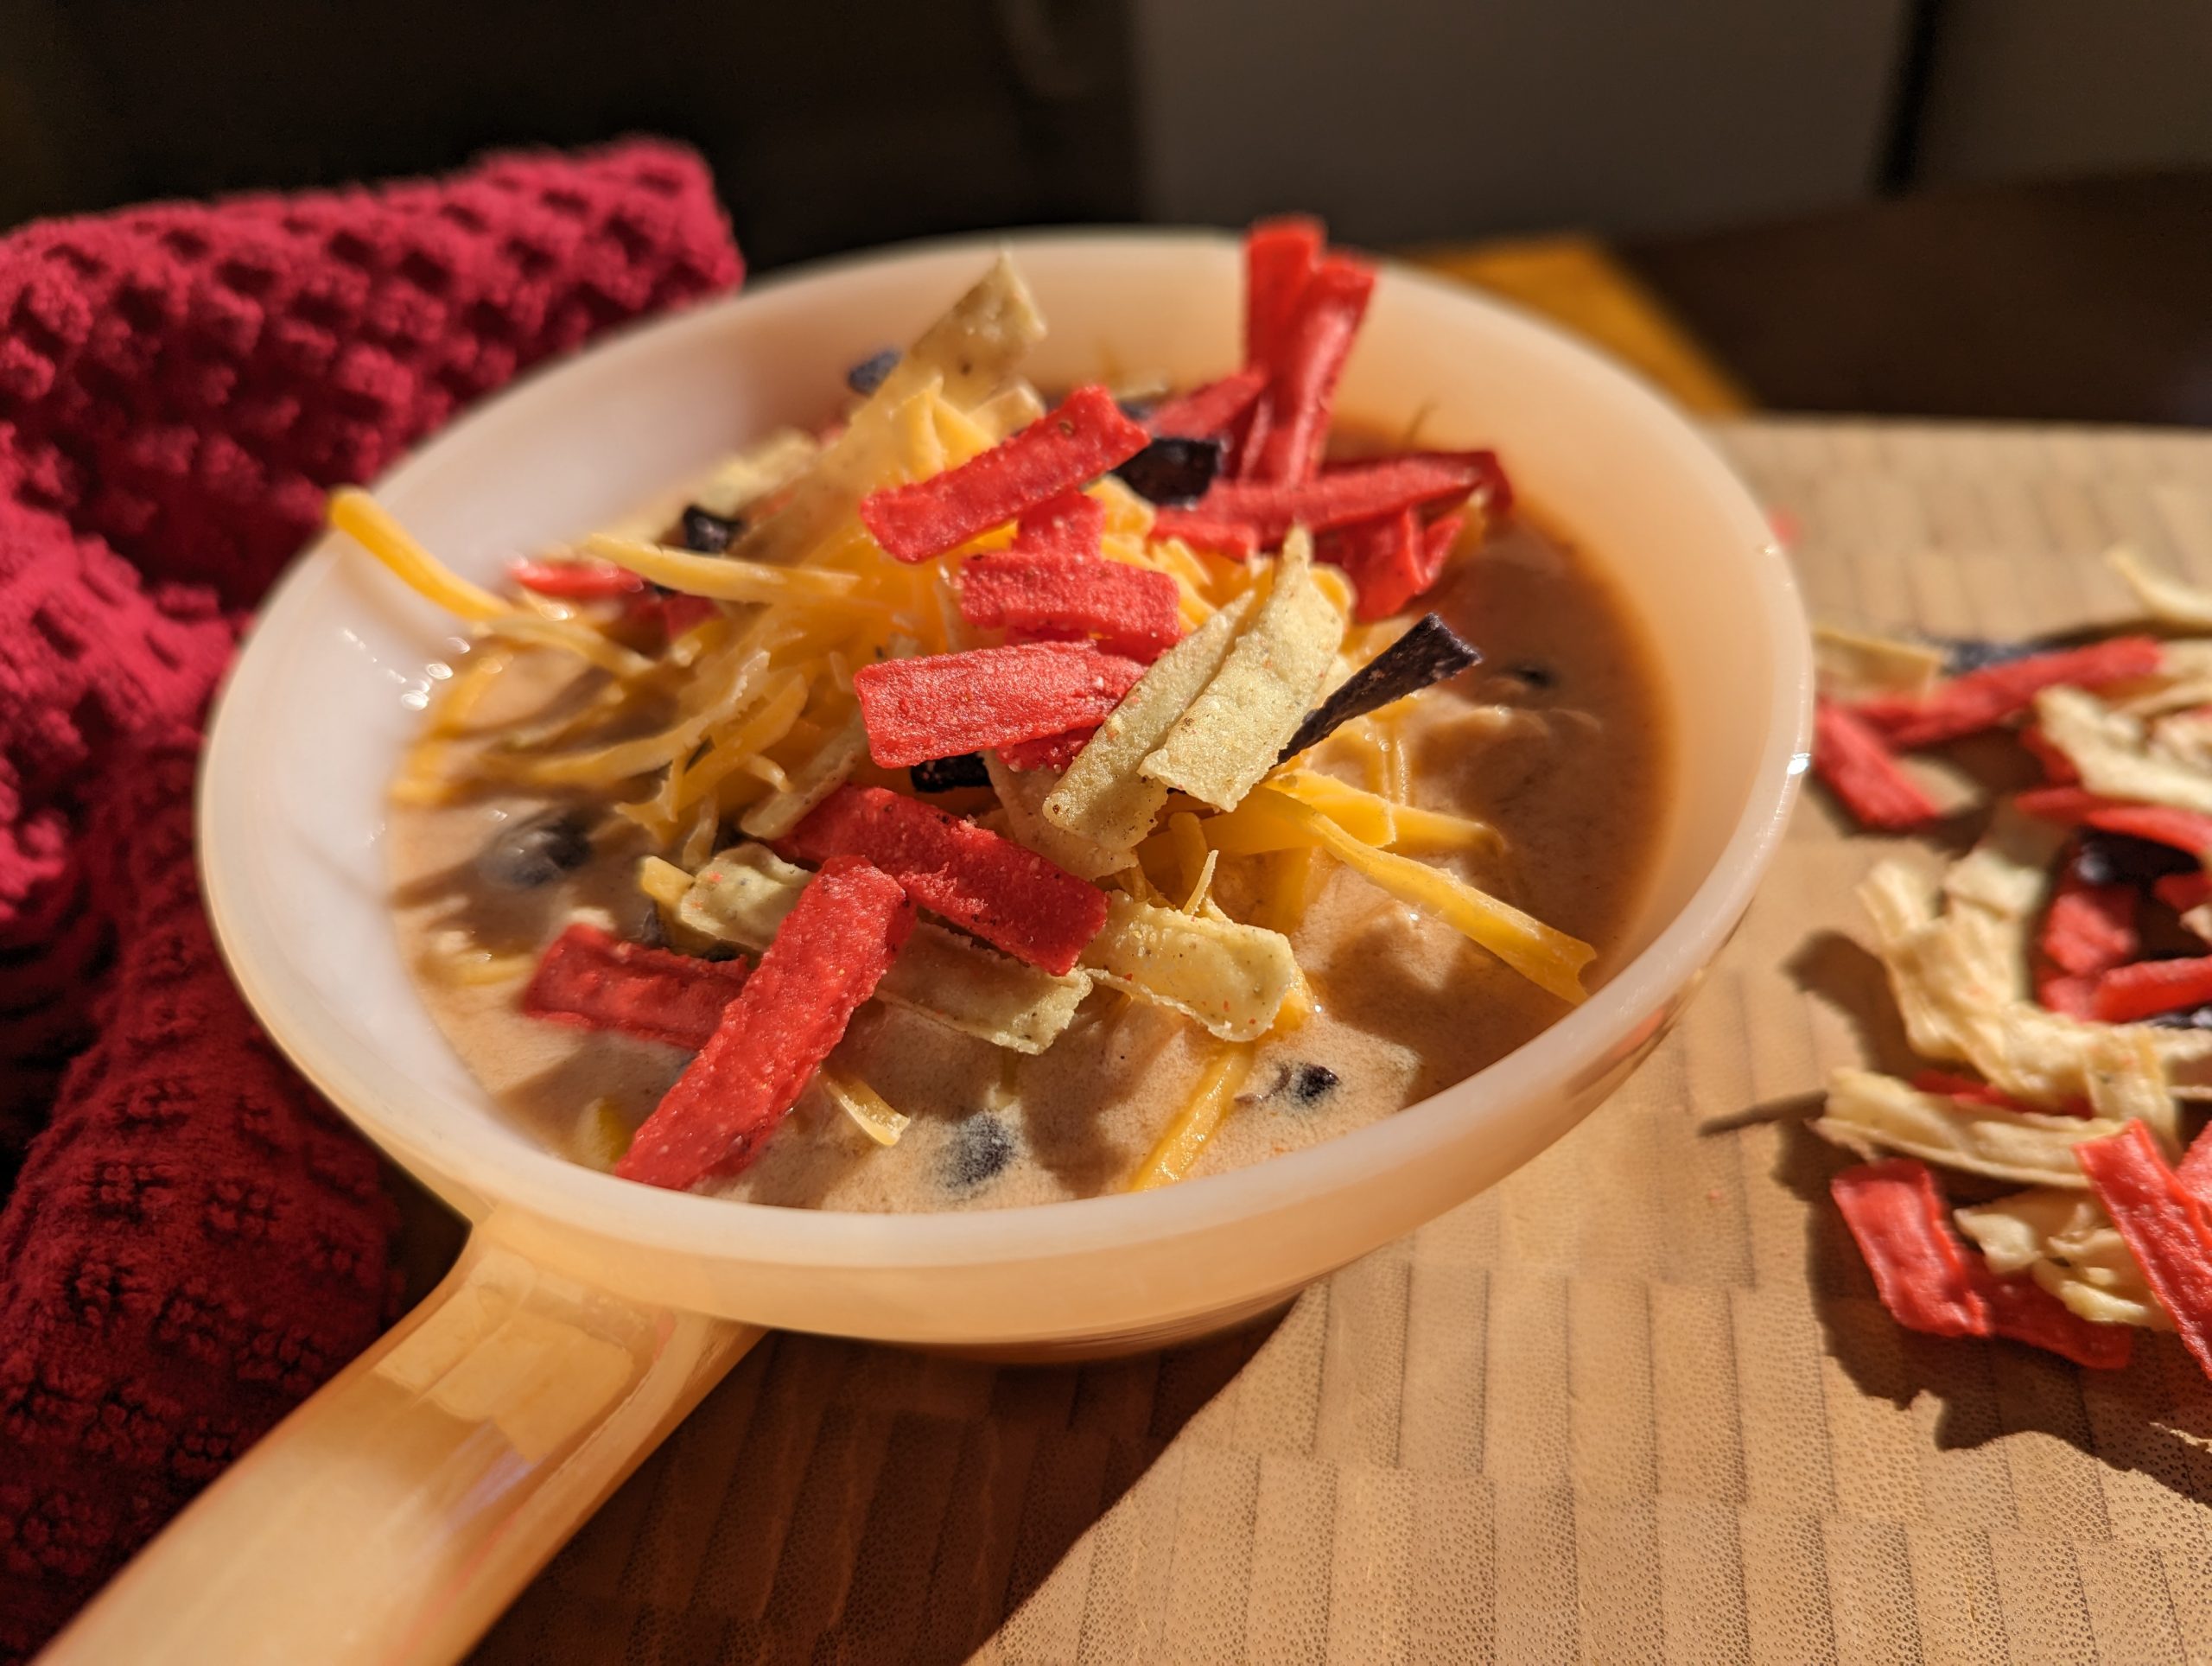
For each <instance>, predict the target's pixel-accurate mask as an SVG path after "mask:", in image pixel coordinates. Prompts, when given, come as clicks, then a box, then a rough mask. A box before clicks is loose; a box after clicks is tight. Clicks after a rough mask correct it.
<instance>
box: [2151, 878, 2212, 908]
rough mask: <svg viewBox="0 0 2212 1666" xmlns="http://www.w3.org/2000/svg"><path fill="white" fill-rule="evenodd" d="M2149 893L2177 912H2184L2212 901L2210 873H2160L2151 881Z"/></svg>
mask: <svg viewBox="0 0 2212 1666" xmlns="http://www.w3.org/2000/svg"><path fill="white" fill-rule="evenodd" d="M2151 894H2152V896H2154V897H2156V898H2158V900H2159V901H2160V902H2163V903H2164V904H2165V905H2166V906H2167V907H2169V908H2171V909H2172V910H2173V911H2174V912H2176V913H2177V914H2185V913H2187V912H2189V911H2190V909H2192V908H2202V906H2204V905H2205V904H2206V903H2208V902H2212V874H2206V873H2196V874H2160V875H2159V876H2158V878H2157V879H2155V880H2153V881H2151Z"/></svg>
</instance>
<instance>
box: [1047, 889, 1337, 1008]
mask: <svg viewBox="0 0 2212 1666" xmlns="http://www.w3.org/2000/svg"><path fill="white" fill-rule="evenodd" d="M1083 963H1084V965H1085V966H1086V967H1088V968H1090V970H1091V972H1092V973H1093V974H1094V975H1095V976H1096V978H1097V979H1098V981H1099V982H1101V983H1103V984H1105V985H1107V986H1108V987H1109V988H1110V989H1120V990H1122V991H1123V992H1125V993H1127V994H1129V995H1135V996H1136V997H1138V998H1139V999H1140V1000H1143V1001H1148V1002H1152V1003H1153V1004H1154V1006H1159V1007H1166V1008H1168V1009H1169V1010H1171V1011H1173V1012H1179V1013H1181V1014H1183V1015H1184V1016H1185V1017H1186V1018H1189V1019H1192V1020H1193V1021H1196V1022H1197V1023H1198V1024H1200V1025H1202V1026H1203V1027H1205V1029H1206V1030H1207V1031H1208V1032H1209V1033H1212V1034H1214V1035H1217V1036H1219V1037H1220V1038H1221V1039H1222V1040H1224V1041H1256V1040H1259V1039H1260V1037H1262V1036H1263V1035H1265V1034H1266V1033H1268V1031H1269V1030H1270V1029H1272V1028H1274V1023H1275V1016H1276V1014H1277V1013H1278V1012H1280V1011H1281V1008H1282V1003H1283V1001H1284V999H1285V998H1286V997H1287V995H1289V994H1290V992H1291V991H1292V989H1294V988H1296V987H1297V984H1298V982H1299V974H1298V962H1297V960H1296V959H1295V958H1294V957H1293V956H1292V954H1291V952H1290V939H1289V938H1286V937H1283V936H1282V935H1281V934H1280V933H1278V932H1268V931H1263V930H1262V929H1261V928H1260V927H1259V926H1256V925H1237V924H1236V922H1235V921H1234V920H1230V919H1215V918H1212V917H1211V916H1210V915H1207V914H1204V913H1198V914H1185V913H1182V912H1179V911H1178V910H1176V909H1173V908H1163V907H1160V906H1159V905H1157V904H1155V903H1149V902H1139V901H1137V900H1135V898H1133V897H1127V896H1109V899H1108V901H1107V907H1106V924H1105V925H1104V926H1103V928H1101V930H1100V931H1099V933H1098V935H1097V936H1096V937H1095V938H1092V939H1091V940H1090V946H1089V947H1087V948H1085V949H1084V951H1083Z"/></svg>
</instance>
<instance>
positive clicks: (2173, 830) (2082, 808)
mask: <svg viewBox="0 0 2212 1666" xmlns="http://www.w3.org/2000/svg"><path fill="white" fill-rule="evenodd" d="M2012 802H2013V803H2014V804H2017V805H2018V807H2019V808H2020V810H2021V811H2024V813H2025V814H2027V815H2030V816H2034V817H2039V818H2041V819H2042V820H2044V821H2047V822H2058V823H2063V824H2064V825H2065V826H2068V827H2094V828H2096V829H2098V830H2100V831H2101V832H2106V833H2126V834H2127V835H2129V836H2132V837H2134V838H2138V839H2148V840H2150V842H2151V843H2153V844H2164V845H2171V846H2172V847H2173V848H2174V849H2177V850H2186V851H2188V852H2189V853H2190V855H2196V856H2203V855H2212V816H2207V815H2204V814H2202V812H2200V811H2194V810H2177V809H2176V808H2174V807H2173V806H2172V805H2171V804H2128V803H2126V801H2125V800H2123V799H2120V798H2100V797H2099V796H2098V795H2097V794H2096V793H2094V792H2089V791H2088V789H2087V788H2084V787H2078V786H2044V787H2037V788H2036V789H2035V790H2033V791H2032V792H2022V793H2018V794H2016V795H2015V796H2014V798H2013V800H2012Z"/></svg>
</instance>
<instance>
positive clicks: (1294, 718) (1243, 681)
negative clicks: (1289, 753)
mask: <svg viewBox="0 0 2212 1666" xmlns="http://www.w3.org/2000/svg"><path fill="white" fill-rule="evenodd" d="M1343 640H1344V608H1343V607H1341V606H1340V605H1339V604H1338V601H1336V600H1335V599H1334V598H1333V597H1332V596H1331V595H1330V594H1329V592H1328V591H1327V590H1326V589H1325V588H1323V587H1322V585H1321V584H1320V583H1319V582H1318V581H1317V580H1316V578H1315V576H1314V573H1313V539H1312V538H1311V537H1308V536H1307V535H1306V531H1305V529H1304V528H1302V527H1294V528H1293V529H1292V531H1291V534H1290V536H1289V537H1287V538H1286V539H1285V540H1284V541H1283V547H1282V556H1281V561H1280V563H1279V564H1278V565H1277V567H1276V569H1275V578H1274V588H1272V589H1271V590H1270V591H1269V592H1268V599H1267V601H1264V602H1263V603H1262V604H1261V607H1260V610H1259V612H1258V613H1256V614H1254V615H1253V616H1252V624H1251V627H1250V628H1249V630H1247V631H1246V632H1245V633H1243V635H1242V636H1240V637H1238V638H1237V639H1236V645H1234V646H1233V647H1231V648H1230V651H1229V657H1228V658H1226V659H1224V661H1223V662H1222V665H1221V669H1220V670H1219V671H1217V672H1215V673H1214V677H1213V680H1212V681H1211V682H1210V683H1208V684H1206V686H1205V690H1204V691H1203V692H1202V693H1200V694H1199V696H1198V698H1197V699H1195V700H1193V701H1192V702H1191V704H1190V709H1188V710H1186V711H1185V713H1184V714H1183V715H1182V716H1181V717H1180V718H1179V719H1178V720H1177V721H1176V723H1175V726H1174V728H1172V729H1170V730H1169V731H1168V732H1167V736H1166V739H1165V740H1164V741H1161V742H1160V746H1159V747H1158V748H1157V749H1156V750H1155V751H1154V753H1153V754H1152V755H1151V756H1150V757H1148V758H1147V759H1146V760H1144V773H1145V774H1146V775H1147V776H1149V777H1150V778H1151V779H1153V780H1154V781H1156V782H1158V783H1160V785H1163V786H1167V787H1172V788H1177V789H1179V790H1180V791H1182V792H1187V793H1189V794H1190V795H1191V796H1192V798H1197V799H1199V800H1201V801H1202V802H1204V803H1205V804H1211V805H1213V806H1214V807H1215V808H1216V809H1217V810H1234V809H1235V808H1236V806H1237V805H1238V804H1241V803H1243V798H1244V795H1245V794H1246V793H1248V792H1250V791H1251V790H1252V789H1253V787H1255V785H1258V784H1259V781H1260V779H1261V777H1262V776H1263V775H1265V774H1266V773H1268V771H1269V770H1271V769H1273V768H1274V766H1275V760H1276V758H1277V757H1278V756H1279V755H1280V754H1281V752H1282V749H1283V747H1284V746H1285V745H1286V744H1287V743H1288V741H1289V740H1290V737H1291V736H1292V735H1293V734H1295V733H1297V730H1298V725H1299V723H1300V722H1301V721H1302V720H1303V719H1304V718H1305V716H1306V713H1307V712H1309V711H1311V710H1312V709H1313V703H1314V701H1315V699H1316V697H1317V696H1319V693H1320V690H1321V683H1322V679H1323V678H1325V677H1327V676H1328V674H1329V667H1330V665H1331V664H1332V663H1333V662H1334V660H1335V658H1336V654H1337V647H1338V644H1340V643H1341V642H1342V641H1343Z"/></svg>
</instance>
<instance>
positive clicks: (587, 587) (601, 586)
mask: <svg viewBox="0 0 2212 1666" xmlns="http://www.w3.org/2000/svg"><path fill="white" fill-rule="evenodd" d="M507 572H508V575H509V576H511V577H512V579H513V580H514V582H516V583H518V584H519V585H521V586H522V588H524V589H525V590H534V591H536V592H537V594H538V595H542V596H550V597H552V598H553V599H554V600H555V601H616V600H618V599H619V598H621V597H624V596H633V595H638V594H639V592H640V591H642V590H643V589H644V588H645V580H643V579H641V578H639V576H638V575H636V574H635V573H632V572H630V571H628V570H626V569H623V568H620V567H617V566H615V565H614V563H612V562H607V561H530V560H523V561H518V562H514V563H511V564H510V565H509V566H508V568H507Z"/></svg>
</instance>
